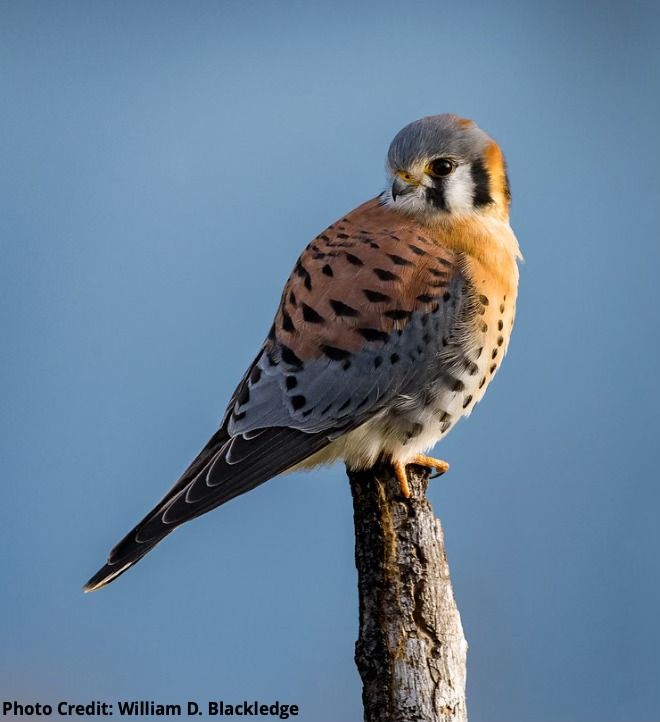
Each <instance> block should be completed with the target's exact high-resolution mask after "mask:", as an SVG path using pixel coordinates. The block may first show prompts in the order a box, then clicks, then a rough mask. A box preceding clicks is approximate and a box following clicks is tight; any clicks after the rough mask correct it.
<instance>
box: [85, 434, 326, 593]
mask: <svg viewBox="0 0 660 722" xmlns="http://www.w3.org/2000/svg"><path fill="white" fill-rule="evenodd" d="M328 443H330V439H329V438H328V435H327V434H324V433H305V432H303V431H299V430H297V429H290V428H287V427H278V428H264V429H259V430H257V431H255V432H252V433H251V434H249V435H248V434H245V435H243V436H234V437H230V436H229V435H228V434H227V432H226V431H225V430H224V429H221V430H220V431H218V432H217V433H216V434H215V436H213V438H212V439H211V440H210V441H209V443H208V444H207V445H206V446H205V447H204V449H202V451H201V452H200V454H199V455H198V456H197V458H196V459H195V460H194V461H193V463H192V464H191V465H190V466H189V467H188V469H186V471H185V472H184V473H183V475H182V476H181V478H180V479H179V481H177V483H176V484H175V485H174V486H173V487H172V488H171V489H170V491H169V492H168V493H167V494H166V495H165V497H163V499H161V501H160V502H159V503H158V504H157V505H156V506H155V507H154V508H153V509H152V511H150V512H149V514H147V516H145V517H144V519H143V520H142V521H141V522H140V523H139V524H138V525H137V526H135V527H134V528H133V529H132V530H131V531H130V532H129V533H128V534H127V535H126V536H125V537H124V538H123V539H122V540H121V541H120V542H119V544H117V546H116V547H115V548H114V549H113V550H112V551H111V552H110V556H109V557H108V561H107V562H106V564H105V565H104V566H103V567H102V568H101V569H99V571H98V572H97V573H96V574H95V575H94V576H93V577H92V578H91V579H90V580H89V581H88V582H87V584H85V586H84V587H83V589H84V591H85V592H94V591H96V590H97V589H101V588H102V587H104V586H105V585H106V584H109V583H110V582H112V581H113V580H115V579H117V577H119V576H120V575H121V574H123V573H124V572H125V571H126V570H128V569H130V568H131V567H132V566H133V565H134V564H137V562H139V561H140V559H142V557H143V556H144V555H145V554H146V553H147V552H149V551H151V549H153V548H154V547H155V546H156V544H158V543H159V542H160V541H161V540H162V539H164V538H165V537H166V536H167V535H168V534H169V533H170V532H172V531H174V529H176V527H177V526H179V525H180V524H183V523H184V522H186V521H189V520H190V519H194V518H195V517H197V516H200V515H201V514H204V513H206V512H207V511H210V510H211V509H214V508H215V507H216V506H219V505H220V504H224V503H225V502H226V501H229V500H230V499H233V498H234V497H236V496H238V495H239V494H244V493H245V492H246V491H249V490H250V489H254V488H255V486H258V485H259V484H262V483H263V482H264V481H267V480H268V479H271V478H272V477H273V476H276V475H277V474H280V473H282V472H283V471H285V470H286V469H289V468H291V467H292V466H295V465H296V464H297V463H299V462H300V461H302V460H303V459H305V458H307V457H308V456H311V455H312V454H314V453H315V452H317V451H319V450H320V449H322V448H323V447H324V446H327V445H328Z"/></svg>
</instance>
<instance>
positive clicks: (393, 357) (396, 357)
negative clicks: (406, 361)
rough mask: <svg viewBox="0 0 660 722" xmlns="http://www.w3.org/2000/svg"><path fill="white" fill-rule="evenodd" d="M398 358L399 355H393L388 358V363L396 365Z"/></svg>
mask: <svg viewBox="0 0 660 722" xmlns="http://www.w3.org/2000/svg"><path fill="white" fill-rule="evenodd" d="M399 358H400V357H399V354H398V353H393V354H392V355H391V356H390V363H391V364H395V363H398V361H399Z"/></svg>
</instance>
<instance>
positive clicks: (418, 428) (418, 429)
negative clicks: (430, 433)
mask: <svg viewBox="0 0 660 722" xmlns="http://www.w3.org/2000/svg"><path fill="white" fill-rule="evenodd" d="M422 431H424V427H423V426H422V425H421V424H418V423H414V424H413V425H412V427H411V428H410V430H409V431H408V433H407V434H406V439H408V440H410V439H414V438H415V437H416V436H419V435H420V434H421V433H422Z"/></svg>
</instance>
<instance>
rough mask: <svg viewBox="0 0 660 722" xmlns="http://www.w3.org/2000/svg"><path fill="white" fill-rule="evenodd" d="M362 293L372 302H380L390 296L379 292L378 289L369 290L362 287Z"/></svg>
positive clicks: (387, 299)
mask: <svg viewBox="0 0 660 722" xmlns="http://www.w3.org/2000/svg"><path fill="white" fill-rule="evenodd" d="M362 293H364V295H365V296H366V297H367V298H368V299H369V300H370V301H371V302H372V303H382V302H383V301H389V300H390V297H389V296H388V295H387V294H385V293H380V292H378V291H370V290H369V289H368V288H364V289H362Z"/></svg>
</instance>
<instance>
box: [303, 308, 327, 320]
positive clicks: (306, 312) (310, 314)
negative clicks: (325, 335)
mask: <svg viewBox="0 0 660 722" xmlns="http://www.w3.org/2000/svg"><path fill="white" fill-rule="evenodd" d="M302 312H303V318H304V319H305V321H307V322H309V323H325V319H324V318H323V316H321V314H320V313H317V312H316V311H315V310H314V309H313V308H312V307H311V306H308V305H307V304H306V303H303V305H302Z"/></svg>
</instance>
